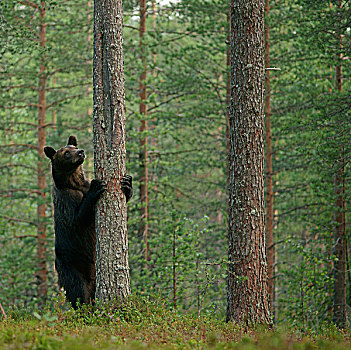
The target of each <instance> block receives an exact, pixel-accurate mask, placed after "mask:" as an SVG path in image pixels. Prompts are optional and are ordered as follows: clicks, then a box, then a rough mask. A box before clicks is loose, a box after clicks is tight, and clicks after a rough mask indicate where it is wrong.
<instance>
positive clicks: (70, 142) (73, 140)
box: [67, 136, 78, 147]
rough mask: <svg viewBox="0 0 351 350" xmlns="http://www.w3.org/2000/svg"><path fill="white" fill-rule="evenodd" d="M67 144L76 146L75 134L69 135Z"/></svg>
mask: <svg viewBox="0 0 351 350" xmlns="http://www.w3.org/2000/svg"><path fill="white" fill-rule="evenodd" d="M67 145H72V146H75V147H77V145H78V143H77V138H76V137H75V136H70V137H69V139H68V143H67Z"/></svg>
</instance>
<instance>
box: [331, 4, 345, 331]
mask: <svg viewBox="0 0 351 350" xmlns="http://www.w3.org/2000/svg"><path fill="white" fill-rule="evenodd" d="M339 7H340V8H341V2H339ZM339 49H340V51H341V49H342V37H341V35H339ZM338 58H339V60H340V61H341V59H342V54H340V55H339V57H338ZM335 76H336V90H337V93H341V92H342V89H343V85H342V69H341V64H340V63H339V64H338V65H337V66H336V72H335ZM341 125H342V121H340V123H337V126H338V127H340V126H341ZM339 150H340V152H339V157H338V160H337V162H336V173H335V176H334V193H335V197H336V201H335V206H336V211H335V217H334V221H335V234H334V237H335V245H334V254H335V256H336V257H337V261H335V263H334V315H333V318H334V322H335V324H336V325H337V326H338V327H340V328H344V327H345V325H346V218H345V176H344V172H345V151H344V145H343V144H341V145H340V147H339Z"/></svg>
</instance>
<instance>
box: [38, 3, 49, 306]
mask: <svg viewBox="0 0 351 350" xmlns="http://www.w3.org/2000/svg"><path fill="white" fill-rule="evenodd" d="M39 11H40V28H39V44H40V47H41V48H42V49H44V48H45V42H46V23H45V2H44V1H42V2H41V5H40V8H39ZM44 61H45V60H44V59H42V60H41V63H40V67H39V95H38V105H39V109H38V152H39V159H38V170H37V171H38V173H37V175H38V189H39V192H40V194H39V201H40V204H38V208H37V215H38V228H37V242H38V298H39V300H42V301H45V299H46V297H47V291H48V286H47V275H48V272H47V263H46V223H45V219H46V204H45V198H46V194H45V190H46V177H45V171H44V164H45V155H44V146H45V143H46V131H45V130H46V129H45V118H46V72H45V70H46V68H45V63H44Z"/></svg>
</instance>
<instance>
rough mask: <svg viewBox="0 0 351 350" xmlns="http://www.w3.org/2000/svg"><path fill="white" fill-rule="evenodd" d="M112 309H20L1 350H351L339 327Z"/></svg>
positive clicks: (136, 305) (136, 302)
mask: <svg viewBox="0 0 351 350" xmlns="http://www.w3.org/2000/svg"><path fill="white" fill-rule="evenodd" d="M111 309H112V307H111V306H109V307H108V308H106V307H104V308H95V309H94V310H93V309H92V308H91V307H87V308H83V309H81V310H78V311H74V310H72V309H67V308H65V307H63V308H62V305H61V306H60V307H57V306H56V307H54V308H52V307H51V308H46V310H44V311H42V312H39V311H38V312H28V311H23V310H19V309H17V310H16V311H12V312H11V313H10V314H9V315H7V318H6V319H5V318H4V317H3V318H2V319H1V320H0V349H65V350H66V349H67V350H70V349H72V350H73V349H74V350H80V349H82V350H83V349H84V350H89V349H94V350H95V349H116V348H118V349H145V348H146V349H207V348H209V349H246V350H249V349H267V350H275V349H277V350H278V349H279V350H280V349H301V350H302V349H328V350H329V349H332V350H335V349H336V350H337V349H351V338H350V335H349V334H348V333H345V332H341V331H339V330H337V329H336V328H335V327H334V326H329V327H325V328H324V329H323V331H320V334H319V335H316V334H314V333H313V332H301V331H299V330H297V328H292V327H290V328H289V329H284V330H283V329H272V330H268V329H264V328H257V327H238V326H236V325H235V324H233V323H225V322H223V321H220V320H214V319H211V318H207V317H201V318H197V317H193V316H188V315H180V314H179V313H176V312H173V311H171V310H169V309H167V308H166V307H165V306H164V305H162V304H161V303H160V301H157V300H155V301H150V300H149V299H147V298H146V299H135V298H134V299H132V300H130V301H128V302H127V303H126V304H124V305H123V306H118V307H114V311H113V312H112V311H111Z"/></svg>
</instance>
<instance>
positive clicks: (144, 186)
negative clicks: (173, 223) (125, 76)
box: [139, 0, 149, 261]
mask: <svg viewBox="0 0 351 350" xmlns="http://www.w3.org/2000/svg"><path fill="white" fill-rule="evenodd" d="M139 2H140V27H139V39H140V55H141V63H142V67H143V71H142V73H141V74H140V78H139V97H140V105H139V113H140V115H141V118H142V120H141V121H140V123H141V124H140V128H139V131H140V151H139V159H140V202H141V203H140V204H141V205H140V233H141V235H142V237H144V243H145V260H146V261H148V219H149V211H148V209H149V208H148V207H149V193H148V192H149V191H148V177H149V175H148V159H147V148H148V147H147V146H148V144H147V130H148V125H147V119H146V118H147V105H146V103H145V100H146V97H147V93H146V67H147V66H146V50H145V42H144V35H145V31H146V0H139Z"/></svg>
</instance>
